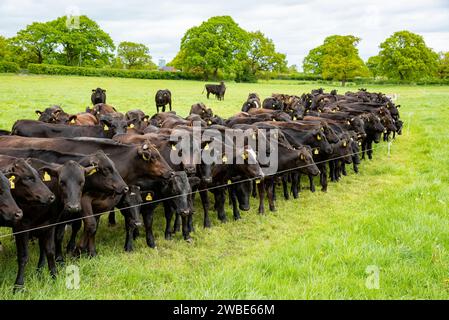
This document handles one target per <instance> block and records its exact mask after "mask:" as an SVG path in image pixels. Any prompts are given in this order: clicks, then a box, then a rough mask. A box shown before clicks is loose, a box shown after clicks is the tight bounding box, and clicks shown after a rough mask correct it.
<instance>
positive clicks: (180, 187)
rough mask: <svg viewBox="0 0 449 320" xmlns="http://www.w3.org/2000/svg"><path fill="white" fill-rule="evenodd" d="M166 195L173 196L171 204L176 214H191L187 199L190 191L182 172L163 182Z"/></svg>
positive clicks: (186, 178) (187, 180)
mask: <svg viewBox="0 0 449 320" xmlns="http://www.w3.org/2000/svg"><path fill="white" fill-rule="evenodd" d="M164 184H165V188H166V191H167V194H170V195H173V196H175V197H174V198H173V199H172V202H173V204H174V206H175V210H176V213H177V214H180V215H182V216H188V215H190V214H191V213H192V207H191V205H190V201H189V197H190V193H191V192H192V189H191V187H190V183H189V179H188V177H187V174H186V173H185V172H184V171H178V172H175V173H174V174H173V176H172V177H171V178H170V179H168V180H167V181H165V182H164Z"/></svg>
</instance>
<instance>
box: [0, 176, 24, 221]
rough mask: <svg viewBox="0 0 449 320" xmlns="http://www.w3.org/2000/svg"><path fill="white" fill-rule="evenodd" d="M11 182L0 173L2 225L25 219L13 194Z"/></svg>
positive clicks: (0, 213) (0, 216)
mask: <svg viewBox="0 0 449 320" xmlns="http://www.w3.org/2000/svg"><path fill="white" fill-rule="evenodd" d="M13 183H14V182H12V183H11V182H10V181H9V180H8V178H7V177H5V176H4V175H3V173H0V223H2V224H3V223H7V224H9V223H16V222H18V221H19V220H20V219H22V217H23V212H22V210H21V209H20V208H19V207H18V206H17V204H16V202H15V201H14V198H13V197H12V194H11V187H15V185H13Z"/></svg>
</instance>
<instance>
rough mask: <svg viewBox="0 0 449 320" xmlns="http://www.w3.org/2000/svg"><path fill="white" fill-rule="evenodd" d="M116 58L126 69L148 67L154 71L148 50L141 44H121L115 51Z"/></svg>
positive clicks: (126, 42) (154, 67)
mask: <svg viewBox="0 0 449 320" xmlns="http://www.w3.org/2000/svg"><path fill="white" fill-rule="evenodd" d="M117 56H118V57H119V58H120V59H121V60H122V61H123V63H124V65H125V66H126V68H127V69H139V68H143V67H149V68H151V69H156V65H155V64H154V63H153V62H152V61H151V56H150V49H148V47H147V46H145V45H144V44H141V43H135V42H128V41H124V42H121V43H120V44H119V46H118V49H117Z"/></svg>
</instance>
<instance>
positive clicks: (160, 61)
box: [158, 58, 167, 69]
mask: <svg viewBox="0 0 449 320" xmlns="http://www.w3.org/2000/svg"><path fill="white" fill-rule="evenodd" d="M166 65H167V61H165V59H163V58H161V59H159V64H158V66H159V69H162V68H163V67H165V66H166Z"/></svg>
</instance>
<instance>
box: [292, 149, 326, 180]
mask: <svg viewBox="0 0 449 320" xmlns="http://www.w3.org/2000/svg"><path fill="white" fill-rule="evenodd" d="M317 150H318V149H315V152H316V151H317ZM297 152H298V157H297V159H296V163H295V165H296V166H297V167H300V168H302V169H303V171H304V172H306V173H308V174H310V175H312V176H317V175H319V174H320V170H319V169H318V167H317V166H316V164H315V162H314V161H313V155H312V154H313V150H312V148H310V147H309V146H302V147H299V148H297Z"/></svg>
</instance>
